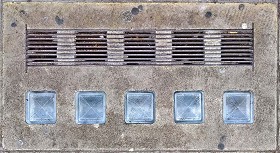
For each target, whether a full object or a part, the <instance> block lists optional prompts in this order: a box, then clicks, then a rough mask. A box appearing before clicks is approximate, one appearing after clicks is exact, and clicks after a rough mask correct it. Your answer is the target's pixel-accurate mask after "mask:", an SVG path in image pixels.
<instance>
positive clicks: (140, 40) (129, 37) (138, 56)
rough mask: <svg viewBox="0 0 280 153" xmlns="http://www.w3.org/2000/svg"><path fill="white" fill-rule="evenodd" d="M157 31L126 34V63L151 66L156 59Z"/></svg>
mask: <svg viewBox="0 0 280 153" xmlns="http://www.w3.org/2000/svg"><path fill="white" fill-rule="evenodd" d="M155 36H156V35H155V31H125V32H124V63H125V64H127V65H141V64H150V63H152V62H154V61H155V58H156V41H155Z"/></svg>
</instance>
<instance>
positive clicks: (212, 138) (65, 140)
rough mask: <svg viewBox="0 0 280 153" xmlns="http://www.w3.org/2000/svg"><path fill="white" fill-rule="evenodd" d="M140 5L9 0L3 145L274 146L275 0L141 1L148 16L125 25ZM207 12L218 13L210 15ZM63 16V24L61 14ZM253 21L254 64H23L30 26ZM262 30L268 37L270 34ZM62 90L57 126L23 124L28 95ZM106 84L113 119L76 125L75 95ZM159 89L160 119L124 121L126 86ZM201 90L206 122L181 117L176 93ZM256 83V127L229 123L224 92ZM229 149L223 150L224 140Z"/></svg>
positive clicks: (214, 25) (234, 24) (223, 25)
mask: <svg viewBox="0 0 280 153" xmlns="http://www.w3.org/2000/svg"><path fill="white" fill-rule="evenodd" d="M135 6H136V5H135V4H133V3H126V4H120V3H116V4H111V3H108V4H98V3H95V4H93V3H71V4H70V3H69V4H68V3H5V4H4V18H3V19H4V22H3V25H4V26H3V29H4V31H3V43H4V44H3V45H4V50H3V52H4V54H3V58H4V59H3V61H4V66H3V76H4V79H3V80H4V88H3V89H4V90H3V94H4V132H3V136H4V139H3V140H4V142H3V144H4V148H5V149H6V150H32V149H38V150H49V149H50V148H51V149H53V150H59V149H70V150H71V149H72V150H92V151H104V150H106V151H129V150H134V151H142V150H146V151H149V150H150V151H151V150H171V151H172V150H209V151H210V150H213V151H219V150H235V151H240V150H248V151H257V150H260V151H261V150H263V151H269V150H275V149H276V146H277V143H276V134H277V130H278V129H277V120H276V117H277V116H276V115H277V113H276V112H277V92H276V89H277V72H276V71H277V41H278V40H277V39H278V38H277V6H276V5H274V4H258V5H254V4H245V8H244V9H243V10H242V11H241V10H240V9H239V4H188V3H182V4H175V3H161V4H157V3H151V4H143V7H144V11H143V13H141V14H139V15H138V16H135V17H134V19H133V21H131V22H125V21H124V20H123V18H122V13H123V12H125V11H128V10H131V9H132V8H133V7H135ZM207 11H211V12H212V14H213V17H212V18H210V19H208V18H205V13H206V12H207ZM56 16H59V17H61V18H63V20H64V24H62V25H58V24H57V23H56V21H55V17H56ZM242 23H248V25H252V23H254V35H255V40H254V41H255V46H254V47H255V50H254V52H255V57H254V58H255V65H254V67H251V66H245V67H243V66H232V67H228V66H224V67H222V66H172V67H171V66H161V67H153V66H147V67H141V66H124V67H107V66H100V67H94V66H90V67H87V66H83V67H82V66H81V67H74V66H69V67H59V66H58V67H34V68H28V70H27V73H26V72H25V70H26V67H25V66H26V65H25V27H26V25H27V27H28V28H35V29H45V28H55V29H60V28H70V29H75V28H105V29H106V28H109V29H132V28H135V29H150V28H152V29H155V28H156V29H170V28H175V29H182V28H183V29H189V28H201V29H204V28H207V29H236V28H241V25H242ZM264 37H265V39H264ZM28 90H55V91H56V92H57V114H58V115H57V123H56V124H54V125H27V124H26V123H25V118H24V111H25V97H24V95H25V93H26V92H27V91H28ZM79 90H96V91H98V90H101V91H105V92H106V94H107V95H108V97H107V123H106V124H105V125H100V126H96V125H77V124H76V123H75V118H74V116H75V105H74V104H75V102H74V98H75V97H74V95H75V92H76V91H79ZM128 90H151V91H154V92H155V93H156V122H155V123H154V124H151V125H141V124H139V125H129V124H125V123H124V114H123V113H124V107H123V106H124V93H125V92H126V91H128ZM180 90H203V91H204V92H205V123H203V124H191V125H190V124H175V123H174V121H173V93H174V91H180ZM226 90H246V91H248V90H250V91H252V92H253V93H254V95H255V97H254V98H255V108H254V109H255V121H254V124H246V125H226V124H224V123H223V121H222V95H223V92H224V91H226ZM221 146H223V147H221Z"/></svg>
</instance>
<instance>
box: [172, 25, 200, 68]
mask: <svg viewBox="0 0 280 153" xmlns="http://www.w3.org/2000/svg"><path fill="white" fill-rule="evenodd" d="M172 60H173V61H175V62H177V63H178V64H184V65H196V64H199V65H200V64H204V31H201V30H180V31H173V34H172Z"/></svg>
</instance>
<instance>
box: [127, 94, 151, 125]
mask: <svg viewBox="0 0 280 153" xmlns="http://www.w3.org/2000/svg"><path fill="white" fill-rule="evenodd" d="M154 105H155V100H154V93H152V92H127V94H126V102H125V122H126V123H146V124H152V123H154V121H155V109H154V107H155V106H154Z"/></svg>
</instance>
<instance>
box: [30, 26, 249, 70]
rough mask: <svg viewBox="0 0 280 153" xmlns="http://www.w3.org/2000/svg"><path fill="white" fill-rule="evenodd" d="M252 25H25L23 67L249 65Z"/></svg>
mask: <svg viewBox="0 0 280 153" xmlns="http://www.w3.org/2000/svg"><path fill="white" fill-rule="evenodd" d="M253 45H254V43H253V29H233V30H229V29H228V30H227V29H224V30H213V29H212V30H211V29H207V30H206V29H196V30H195V29H192V30H190V29H187V30H162V29H160V30H142V31H141V30H126V31H123V30H114V31H111V30H63V29H62V30H38V29H28V30H27V36H26V49H27V50H26V53H27V54H26V55H27V56H26V58H27V59H26V62H27V66H48V65H60V66H62V65H253V57H254V54H253V53H254V50H253V48H254V46H253Z"/></svg>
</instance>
